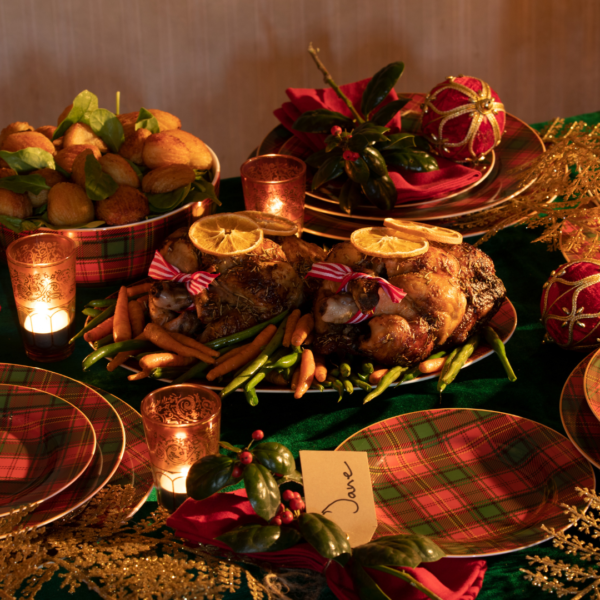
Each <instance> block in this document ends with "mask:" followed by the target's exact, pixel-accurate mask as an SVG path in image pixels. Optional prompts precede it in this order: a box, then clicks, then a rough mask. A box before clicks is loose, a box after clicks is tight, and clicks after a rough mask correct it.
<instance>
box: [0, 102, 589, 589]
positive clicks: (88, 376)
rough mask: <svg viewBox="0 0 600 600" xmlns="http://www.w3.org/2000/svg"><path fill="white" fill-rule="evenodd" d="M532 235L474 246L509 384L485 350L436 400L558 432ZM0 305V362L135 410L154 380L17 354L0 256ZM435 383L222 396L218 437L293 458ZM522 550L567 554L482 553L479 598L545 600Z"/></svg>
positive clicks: (231, 186) (427, 401) (552, 353)
mask: <svg viewBox="0 0 600 600" xmlns="http://www.w3.org/2000/svg"><path fill="white" fill-rule="evenodd" d="M574 119H583V120H585V121H587V122H588V123H591V124H594V123H598V122H600V112H599V113H591V114H588V115H583V116H579V117H573V118H572V119H569V121H572V120H574ZM540 127H541V126H540ZM221 200H222V202H223V207H222V209H221V210H223V211H236V210H243V198H242V189H241V182H240V179H239V178H232V179H226V180H224V181H223V182H222V187H221ZM304 237H305V238H306V239H307V240H308V241H311V242H317V243H321V244H323V243H325V244H326V245H327V246H328V247H331V245H332V244H333V241H332V240H323V239H320V238H316V237H314V236H310V235H306V236H304ZM535 237H536V231H528V230H527V229H525V228H524V227H516V228H511V229H508V230H505V231H502V232H500V233H499V234H498V235H497V236H495V237H494V238H492V239H491V240H490V241H489V242H487V243H485V244H484V245H483V246H482V249H483V250H484V251H485V252H487V253H488V254H489V255H490V256H491V257H492V258H493V259H494V262H495V265H496V271H497V273H498V275H499V276H500V277H501V278H502V280H503V281H504V284H505V285H506V289H507V292H508V297H509V298H510V300H511V301H512V302H513V304H514V305H515V308H516V310H517V315H518V326H517V331H516V332H515V334H514V336H513V338H512V339H511V340H510V342H509V343H508V345H507V351H508V354H509V357H510V360H511V363H512V365H513V367H514V369H515V371H516V374H517V376H518V381H517V382H516V383H510V382H509V381H508V380H507V379H506V377H505V375H504V371H503V369H502V366H501V365H500V362H499V361H498V360H497V359H496V358H495V357H493V356H492V357H490V358H487V359H485V360H483V361H481V362H479V363H477V364H475V365H474V366H472V367H469V368H468V369H465V370H463V371H461V373H460V374H459V376H458V378H457V380H456V381H455V382H454V383H453V384H452V385H451V386H450V387H449V388H448V389H447V390H446V392H444V395H443V398H442V404H441V406H443V407H464V408H466V407H468V408H481V409H488V410H498V411H502V412H507V413H512V414H515V415H520V416H522V417H526V418H528V419H533V420H534V421H538V422H540V423H544V424H545V425H548V426H549V427H552V428H553V429H556V430H557V431H560V432H561V433H563V434H564V430H563V427H562V424H561V419H560V413H559V401H560V393H561V390H562V387H563V385H564V383H565V381H566V379H567V377H568V375H569V374H570V373H571V371H572V370H573V369H574V368H575V366H576V365H577V363H578V362H579V361H580V360H581V359H582V358H583V355H582V354H580V353H577V352H569V351H566V350H563V349H561V348H559V347H558V346H556V345H551V344H542V338H543V334H544V328H543V325H542V323H541V322H540V314H539V300H540V296H541V293H542V285H543V283H544V282H545V281H546V279H547V278H548V276H549V274H550V271H552V270H553V269H555V268H556V267H557V266H558V265H559V264H562V263H563V262H564V259H563V257H562V255H561V254H560V252H548V251H547V250H546V247H545V245H544V244H537V243H536V244H532V243H531V242H532V241H533V239H535ZM468 241H473V240H472V239H470V240H468ZM114 289H115V288H114V287H99V288H82V287H79V288H78V289H77V308H78V311H79V312H78V316H77V327H78V328H79V327H81V326H82V325H83V322H84V317H83V315H81V313H80V311H81V309H82V308H83V306H84V304H85V303H86V302H87V301H89V300H91V299H93V298H103V297H105V296H107V295H108V294H109V293H111V292H113V291H114ZM0 305H1V306H2V310H1V311H0V362H12V363H17V364H23V365H31V366H41V367H42V368H46V369H48V370H51V371H52V370H54V371H57V372H59V373H62V374H64V375H67V376H69V377H73V378H75V379H78V380H80V381H83V382H84V383H87V384H93V385H97V386H99V387H101V388H102V389H104V390H106V391H107V392H110V393H113V394H115V395H116V396H118V397H120V398H121V399H123V400H125V401H126V402H128V403H130V404H131V405H132V406H133V407H134V408H136V409H137V410H139V408H140V402H141V400H142V398H143V397H144V396H145V395H146V394H147V393H149V392H150V391H152V390H154V389H156V387H157V386H158V385H162V384H160V383H156V382H153V381H150V380H142V381H137V382H129V381H128V380H127V373H128V372H127V371H125V370H124V369H118V370H117V371H116V372H114V373H108V372H107V371H106V370H105V368H104V365H103V364H97V365H95V367H93V368H92V369H91V370H90V371H88V372H87V373H84V372H83V371H82V370H81V361H82V359H83V358H84V357H85V356H86V355H87V354H88V353H89V352H90V349H89V347H88V346H87V345H86V344H85V343H84V342H83V341H82V340H78V341H77V345H76V348H75V352H74V353H73V356H71V357H70V358H69V359H67V360H65V361H63V362H59V363H50V364H48V365H44V364H40V363H34V362H32V361H30V360H29V359H28V358H27V356H26V355H25V351H24V349H23V345H22V342H21V339H20V337H19V333H18V330H17V316H16V309H15V305H14V300H13V297H12V288H11V284H10V278H9V275H8V269H7V266H6V262H5V261H4V262H3V263H0ZM435 386H436V382H435V380H431V381H425V382H421V383H417V384H413V385H407V386H401V387H400V388H397V389H391V390H388V391H387V392H386V393H385V394H383V395H382V396H380V397H379V398H377V399H376V400H375V401H373V402H371V403H369V404H367V405H365V406H363V405H362V397H363V395H364V394H363V393H362V392H355V393H354V394H353V395H352V396H348V395H345V396H344V399H343V401H342V402H341V403H340V404H338V403H337V402H336V396H335V395H334V394H325V393H324V394H322V395H321V394H307V395H306V396H304V397H303V398H302V399H301V400H295V399H294V397H293V395H292V394H265V395H262V394H261V395H260V396H259V397H260V402H259V404H258V406H256V407H251V406H249V405H248V404H247V403H246V401H245V399H244V397H243V395H242V394H240V393H234V394H232V395H231V396H229V397H228V398H227V399H226V400H225V401H224V403H223V417H222V434H221V435H222V439H225V440H227V441H229V442H231V443H233V444H240V445H242V444H245V443H246V442H247V440H248V435H249V433H250V432H252V431H253V430H255V429H262V430H263V431H264V432H265V434H266V435H267V436H268V438H269V440H270V441H277V442H281V443H282V444H285V445H286V446H288V447H289V448H290V449H291V450H292V451H293V452H294V454H295V456H296V457H297V456H298V451H299V450H301V449H303V450H330V449H333V448H335V447H336V446H337V445H338V444H339V443H340V442H342V441H343V440H344V439H346V438H347V437H348V436H349V435H351V434H352V433H354V432H355V431H357V430H359V429H361V428H363V427H365V426H367V425H369V424H371V423H375V422H377V421H380V420H382V419H385V418H387V417H391V416H394V415H397V414H402V413H408V412H414V411H417V410H423V409H430V408H437V407H439V406H440V399H439V395H438V394H437V393H436V389H435ZM597 477H598V473H597ZM155 506H156V504H155V502H148V503H147V505H146V507H145V509H144V510H142V511H141V513H140V514H141V515H145V514H148V513H149V512H150V511H151V510H153V509H154V508H155ZM527 554H540V555H547V556H553V557H555V558H556V557H563V558H566V557H565V556H564V555H563V554H562V553H560V552H559V551H557V550H555V549H553V548H552V545H551V542H546V543H544V544H543V545H541V546H538V547H535V548H532V549H530V550H521V551H519V552H516V553H513V554H508V555H503V556H498V557H492V558H489V559H487V560H488V565H489V568H488V572H487V574H486V578H485V582H484V586H483V589H482V591H481V593H480V595H479V596H478V598H480V599H481V600H492V599H495V598H533V599H536V600H537V599H542V598H550V596H548V594H546V593H545V592H542V591H541V590H539V589H538V588H534V587H533V586H532V585H531V584H530V583H528V582H526V581H524V580H523V576H522V574H521V573H520V572H519V568H521V567H527V561H526V558H525V557H526V556H527ZM60 582H61V580H60V579H59V578H58V577H57V576H55V577H54V578H53V580H52V581H51V582H49V583H48V584H46V585H45V586H44V588H43V590H42V592H41V593H40V594H39V595H38V598H40V599H46V598H48V599H50V598H56V597H57V594H58V597H67V592H66V590H60V589H59V586H60ZM68 597H69V598H73V599H74V600H77V599H83V598H97V597H98V596H97V595H96V594H94V593H93V592H90V591H88V590H87V589H86V588H85V586H82V587H81V588H79V589H78V590H77V591H76V592H75V593H74V594H73V595H69V596H68ZM235 597H236V599H238V600H248V599H249V598H250V594H249V593H248V591H247V590H245V591H244V592H242V591H240V592H238V594H237V595H236V596H235ZM333 598H334V596H333V594H331V592H329V591H328V590H325V591H324V592H323V593H322V594H321V600H332V599H333Z"/></svg>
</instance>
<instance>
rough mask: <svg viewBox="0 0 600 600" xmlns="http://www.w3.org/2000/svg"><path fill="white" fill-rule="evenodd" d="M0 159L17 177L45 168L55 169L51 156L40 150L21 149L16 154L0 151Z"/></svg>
mask: <svg viewBox="0 0 600 600" xmlns="http://www.w3.org/2000/svg"><path fill="white" fill-rule="evenodd" d="M0 158H3V159H4V160H5V161H6V162H7V163H8V166H9V167H10V168H11V169H14V170H15V171H16V172H17V173H18V174H19V175H20V174H22V173H27V172H28V171H35V170H37V169H44V168H46V167H48V168H50V169H55V168H56V164H55V162H54V158H53V156H52V154H50V152H46V151H45V150H42V149H41V148H23V149H22V150H17V151H16V152H8V151H7V150H0Z"/></svg>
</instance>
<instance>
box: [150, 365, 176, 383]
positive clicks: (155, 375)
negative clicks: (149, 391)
mask: <svg viewBox="0 0 600 600" xmlns="http://www.w3.org/2000/svg"><path fill="white" fill-rule="evenodd" d="M183 372H184V371H183V370H182V368H181V367H157V368H156V369H153V370H152V371H151V372H150V378H151V379H171V380H173V379H177V377H179V375H181V374H182V373H183Z"/></svg>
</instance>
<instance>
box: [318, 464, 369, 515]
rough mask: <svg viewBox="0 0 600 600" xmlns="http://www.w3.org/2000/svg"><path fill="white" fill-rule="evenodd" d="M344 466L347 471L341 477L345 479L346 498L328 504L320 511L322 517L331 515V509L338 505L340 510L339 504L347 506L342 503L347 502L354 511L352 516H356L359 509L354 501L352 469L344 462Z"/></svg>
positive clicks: (354, 488)
mask: <svg viewBox="0 0 600 600" xmlns="http://www.w3.org/2000/svg"><path fill="white" fill-rule="evenodd" d="M344 464H345V465H346V469H347V471H344V472H343V476H344V477H345V478H346V496H347V497H342V498H338V499H337V500H334V501H333V502H330V503H329V504H328V505H327V506H326V507H325V508H324V509H323V510H322V511H321V514H322V515H326V514H329V513H333V512H334V510H333V507H334V506H335V505H336V504H337V505H338V507H337V508H338V509H339V508H340V506H339V505H340V503H342V504H341V505H342V506H347V505H345V504H343V503H344V502H349V503H350V504H351V505H353V506H354V511H353V514H356V513H357V512H358V511H359V510H360V507H359V505H358V502H357V501H356V500H355V498H356V487H354V485H353V484H354V479H352V477H353V473H352V469H351V468H350V465H349V464H348V463H347V462H346V461H344Z"/></svg>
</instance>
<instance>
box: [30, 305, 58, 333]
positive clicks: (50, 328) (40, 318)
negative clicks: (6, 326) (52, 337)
mask: <svg viewBox="0 0 600 600" xmlns="http://www.w3.org/2000/svg"><path fill="white" fill-rule="evenodd" d="M68 326H69V313H68V312H67V311H66V310H62V309H61V310H58V311H56V312H55V313H53V314H52V313H51V312H50V311H49V310H48V309H47V308H46V307H45V306H40V308H37V309H36V312H34V313H32V314H30V315H28V316H27V317H25V321H24V323H23V327H24V328H25V329H26V330H27V331H30V332H31V333H58V332H59V331H61V330H62V329H65V328H66V327H68Z"/></svg>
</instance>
